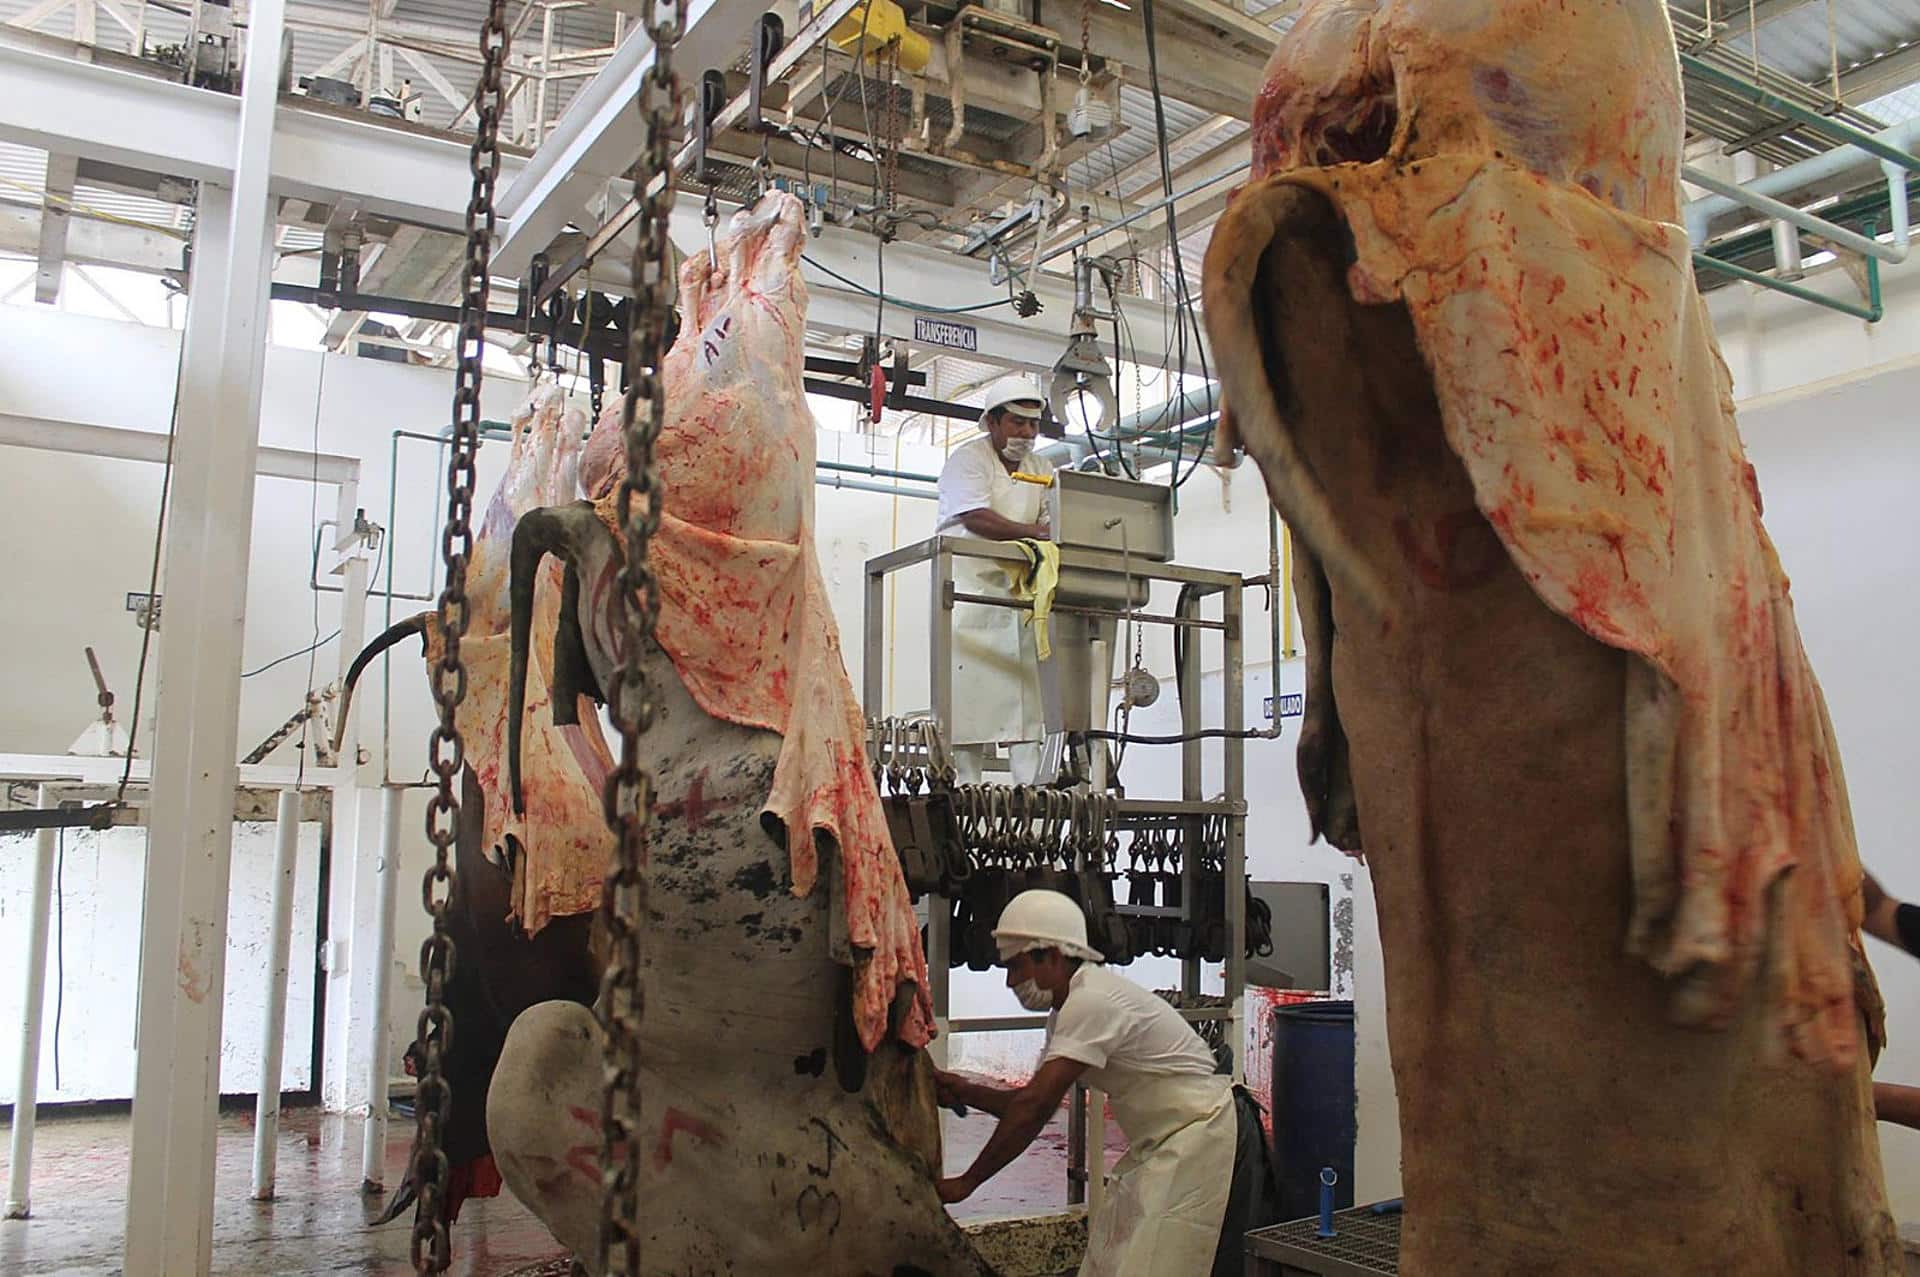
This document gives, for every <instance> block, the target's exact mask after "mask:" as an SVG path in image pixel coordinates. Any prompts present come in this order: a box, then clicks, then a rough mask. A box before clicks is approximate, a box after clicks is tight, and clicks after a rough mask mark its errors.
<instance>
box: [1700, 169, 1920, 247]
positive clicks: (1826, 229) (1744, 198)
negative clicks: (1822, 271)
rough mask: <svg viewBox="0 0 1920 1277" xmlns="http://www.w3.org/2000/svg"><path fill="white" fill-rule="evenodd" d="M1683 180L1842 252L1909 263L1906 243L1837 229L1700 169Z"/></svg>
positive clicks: (1810, 215)
mask: <svg viewBox="0 0 1920 1277" xmlns="http://www.w3.org/2000/svg"><path fill="white" fill-rule="evenodd" d="M1681 176H1682V177H1684V178H1685V179H1686V180H1687V181H1689V182H1692V183H1693V184H1694V185H1695V186H1700V187H1705V188H1706V189H1707V190H1709V191H1712V192H1714V193H1715V194H1716V195H1724V196H1726V197H1727V198H1728V199H1730V200H1733V201H1734V202H1735V203H1738V204H1744V205H1746V206H1747V207H1748V208H1750V209H1753V210H1754V211H1755V212H1758V213H1765V214H1766V215H1767V216H1768V217H1776V218H1779V219H1780V220H1781V221H1783V222H1792V223H1793V224H1794V225H1795V226H1798V227H1799V228H1800V229H1801V230H1804V231H1809V232H1811V233H1813V234H1815V235H1818V236H1819V237H1820V238H1821V239H1824V240H1828V241H1830V242H1832V243H1834V244H1838V245H1839V246H1840V247H1842V248H1849V249H1852V250H1853V251H1854V252H1856V253H1862V254H1865V255H1866V256H1868V257H1877V258H1879V259H1880V260H1881V261H1883V262H1890V263H1893V264H1894V265H1898V264H1899V263H1901V262H1904V261H1906V260H1907V245H1906V244H1905V243H1896V244H1894V245H1893V246H1891V247H1889V246H1887V245H1885V244H1882V243H1880V242H1879V241H1878V240H1871V239H1868V238H1867V237H1866V236H1864V235H1856V234H1854V233H1853V232H1852V231H1850V230H1848V229H1847V228H1846V227H1844V226H1836V225H1835V224H1834V223H1832V222H1829V221H1827V220H1826V219H1825V218H1821V217H1815V216H1814V215H1813V214H1812V213H1809V212H1807V211H1806V210H1804V209H1798V208H1795V207H1794V206H1793V205H1791V204H1783V203H1781V202H1780V201H1779V200H1776V199H1773V198H1772V197H1770V196H1766V195H1761V194H1759V193H1758V192H1756V191H1754V190H1753V189H1752V188H1751V187H1744V186H1735V185H1733V184H1732V183H1729V182H1723V181H1721V180H1720V179H1719V178H1717V177H1714V176H1712V175H1710V174H1707V173H1702V172H1701V171H1700V170H1699V169H1696V168H1693V167H1691V166H1689V167H1687V168H1684V169H1682V170H1681ZM1698 246H1699V244H1698V241H1697V240H1696V241H1695V247H1698Z"/></svg>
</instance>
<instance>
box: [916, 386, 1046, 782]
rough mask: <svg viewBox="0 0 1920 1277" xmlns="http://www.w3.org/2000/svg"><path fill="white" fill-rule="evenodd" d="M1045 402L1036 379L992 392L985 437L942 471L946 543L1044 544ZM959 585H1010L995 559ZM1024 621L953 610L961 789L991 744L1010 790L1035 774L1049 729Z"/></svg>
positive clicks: (966, 570)
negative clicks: (1003, 761)
mask: <svg viewBox="0 0 1920 1277" xmlns="http://www.w3.org/2000/svg"><path fill="white" fill-rule="evenodd" d="M1044 402H1045V401H1044V399H1043V398H1042V396H1041V393H1040V388H1039V386H1037V385H1036V384H1035V383H1034V381H1033V379H1032V378H1031V377H1026V376H1020V375H1014V376H1009V377H1002V378H1001V379H1000V380H999V381H996V382H995V383H994V384H993V385H992V386H991V387H990V388H989V389H988V391H987V398H986V402H985V404H984V405H983V406H982V408H981V411H980V430H981V434H980V435H979V437H977V438H974V439H970V440H968V441H967V442H966V443H963V444H961V445H960V446H959V447H958V448H955V449H954V450H953V453H952V455H951V456H949V457H948V458H947V464H946V465H945V466H944V467H943V468H942V469H941V471H940V512H939V522H938V525H937V527H936V528H935V530H936V531H937V532H939V533H940V534H941V535H942V536H955V537H980V538H983V539H985V540H988V541H1019V540H1023V539H1028V538H1030V539H1033V540H1036V541H1044V540H1046V539H1047V537H1048V536H1049V535H1050V529H1049V528H1048V526H1047V487H1046V482H1047V481H1048V480H1050V479H1051V478H1052V476H1053V464H1052V463H1051V462H1049V461H1047V460H1046V459H1045V458H1044V457H1039V456H1035V455H1034V453H1033V440H1034V436H1035V435H1036V434H1037V433H1038V432H1039V428H1040V417H1041V413H1042V411H1043V405H1044ZM1016 474H1020V475H1030V476H1032V478H1033V479H1036V480H1039V481H1040V482H1028V481H1027V480H1026V479H1017V478H1015V477H1014V476H1015V475H1016ZM953 580H954V588H955V589H957V590H959V591H960V592H961V593H963V594H989V595H1003V596H1004V595H1009V594H1010V591H1011V589H1012V585H1013V581H1012V578H1011V577H1010V576H1009V575H1008V573H1007V570H1006V568H1005V567H1003V566H1002V565H1000V564H999V563H996V562H994V561H993V560H991V559H977V558H966V557H956V558H955V560H954V565H953ZM1023 619H1024V615H1023V613H1021V612H1020V611H1019V610H1017V609H1015V608H1004V607H993V606H991V605H990V604H984V603H956V604H955V605H954V608H953V688H954V696H953V721H952V722H951V723H949V724H948V725H947V727H948V736H949V740H950V743H951V744H952V745H953V747H954V749H953V754H954V767H955V769H956V771H958V773H959V777H960V779H961V780H962V781H963V782H966V783H969V784H971V783H975V782H977V781H978V780H979V779H980V772H981V764H982V760H983V755H984V753H985V751H986V749H987V747H989V746H995V745H1000V746H1006V747H1007V756H1008V768H1009V770H1010V771H1011V772H1012V778H1013V781H1014V783H1016V784H1032V783H1033V781H1034V780H1035V778H1036V773H1037V772H1038V770H1039V760H1040V743H1041V742H1042V741H1044V740H1045V739H1046V722H1045V718H1044V716H1043V714H1042V711H1041V702H1040V667H1039V658H1038V656H1037V655H1036V654H1035V651H1034V642H1033V627H1032V626H1029V625H1023V624H1021V622H1022V620H1023Z"/></svg>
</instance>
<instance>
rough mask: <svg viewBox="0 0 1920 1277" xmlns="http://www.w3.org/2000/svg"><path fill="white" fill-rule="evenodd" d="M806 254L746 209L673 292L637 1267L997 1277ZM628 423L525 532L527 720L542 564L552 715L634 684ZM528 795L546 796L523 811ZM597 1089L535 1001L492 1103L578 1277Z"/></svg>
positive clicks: (563, 1018)
mask: <svg viewBox="0 0 1920 1277" xmlns="http://www.w3.org/2000/svg"><path fill="white" fill-rule="evenodd" d="M804 242H805V227H804V222H803V219H802V214H801V208H800V205H799V204H798V202H797V201H795V200H794V199H793V198H792V197H790V196H787V195H784V194H773V195H769V196H767V197H766V198H765V199H764V200H762V201H761V203H760V204H759V205H758V206H757V207H756V208H754V209H753V210H750V211H743V212H742V213H740V214H739V215H737V216H736V217H735V218H734V219H733V222H732V223H731V225H730V227H729V229H728V231H727V233H726V234H725V235H724V236H723V237H722V238H721V239H720V240H719V243H718V249H717V264H715V263H714V262H710V261H709V260H708V258H707V256H706V255H704V254H702V255H701V256H699V257H696V258H693V259H691V260H689V261H688V263H687V264H686V265H685V266H684V267H683V269H682V271H681V274H680V298H679V304H680V315H681V335H680V338H679V340H678V341H677V342H676V344H675V346H674V347H673V349H672V351H671V352H670V353H669V355H668V356H667V359H666V362H665V365H664V367H663V370H662V371H663V382H664V385H665V387H666V411H665V422H664V425H663V428H662V432H661V436H660V439H659V442H658V444H657V447H656V450H655V460H656V465H657V470H658V474H659V480H660V491H661V493H662V515H661V523H660V528H659V530H658V532H657V533H656V534H655V535H654V537H653V539H652V543H651V549H650V553H649V566H650V568H651V569H652V571H653V573H654V576H655V577H656V579H657V581H658V583H659V595H658V598H659V607H660V610H659V619H658V623H657V625H656V627H655V637H656V639H657V647H655V648H654V649H653V650H650V651H649V652H648V653H646V654H645V656H644V657H643V660H642V664H643V666H644V668H645V669H646V672H647V675H648V678H649V680H650V685H651V686H652V688H653V689H654V692H653V696H654V700H655V702H656V713H655V715H654V718H653V723H652V726H651V727H650V728H649V729H648V731H647V732H646V734H645V735H643V736H642V737H641V741H640V744H641V749H642V753H643V762H644V766H645V767H646V768H647V770H648V771H649V772H650V774H651V775H652V777H653V794H654V798H653V804H654V805H653V809H652V812H651V818H652V819H651V824H650V827H649V830H648V835H647V844H646V846H647V873H648V876H649V883H650V886H649V914H648V916H647V917H646V918H645V919H643V920H642V926H643V928H644V934H645V968H644V972H643V976H642V978H643V982H644V988H645V1007H646V1014H645V1021H644V1024H643V1027H642V1032H641V1060H642V1075H641V1078H640V1083H639V1088H638V1089H639V1094H640V1114H639V1121H638V1129H640V1130H641V1131H643V1132H646V1135H645V1140H646V1156H645V1158H644V1164H643V1165H644V1169H643V1175H642V1180H641V1183H640V1186H639V1193H640V1201H641V1209H640V1217H641V1224H642V1230H643V1245H642V1252H643V1255H644V1262H645V1263H646V1265H647V1271H648V1272H660V1273H668V1272H673V1273H678V1272H709V1271H712V1272H741V1273H746V1272H755V1273H758V1272H819V1273H835V1274H850V1275H851V1274H869V1273H872V1274H896V1273H927V1274H934V1273H940V1274H946V1273H952V1274H975V1273H981V1274H984V1273H986V1272H987V1271H989V1270H988V1269H987V1268H986V1267H985V1265H984V1264H983V1263H982V1262H981V1260H980V1259H979V1258H978V1257H977V1256H976V1255H975V1253H974V1251H973V1248H972V1246H971V1244H970V1243H969V1242H968V1241H967V1239H966V1237H965V1235H964V1234H963V1233H962V1232H961V1231H960V1230H959V1228H958V1227H957V1226H956V1225H955V1224H954V1223H953V1222H952V1220H951V1219H950V1218H949V1217H948V1215H947V1213H946V1211H945V1209H944V1208H943V1207H942V1205H941V1204H940V1201H939V1199H938V1198H937V1196H936V1195H935V1192H934V1179H935V1177H936V1176H937V1174H938V1173H939V1169H940V1143H939V1126H938V1121H937V1110H936V1108H935V1103H934V1097H933V1092H932V1085H931V1073H930V1070H929V1068H928V1066H927V1064H926V1061H925V1056H924V1052H922V1051H921V1050H920V1049H919V1048H920V1047H921V1046H923V1045H924V1044H925V1043H926V1041H927V1040H928V1038H929V1037H930V1036H931V1034H932V1030H933V1016H932V1005H931V1002H930V999H929V993H928V987H927V973H926V966H925V960H924V956H923V954H922V952H921V948H920V940H919V929H918V925H917V923H916V921H915V919H914V914H913V910H912V906H911V903H910V902H909V899H908V896H907V890H906V884H905V881H904V879H903V878H902V876H901V871H900V865H899V861H898V859H897V857H896V856H895V854H894V851H893V848H892V845H891V843H890V841H889V839H888V836H887V829H886V823H885V820H884V817H883V815H882V813H881V810H880V806H879V800H878V795H877V793H876V791H875V789H874V786H873V781H872V777H871V772H870V770H869V767H868V764H867V758H866V750H865V726H864V720H863V718H862V715H861V711H860V708H859V705H858V704H857V702H856V701H855V699H854V695H853V689H852V686H851V685H850V683H849V682H848V679H847V673H846V668H845V665H844V663H843V661H842V658H841V655H840V648H839V637H838V633H837V630H836V627H835V624H834V620H833V616H832V614H831V612H830V610H829V607H828V599H827V595H826V587H825V583H824V581H823V579H822V577H821V574H820V568H819V563H818V560H817V558H816V555H815V551H814V548H813V492H814V485H813V476H814V433H813V432H814V425H813V419H812V416H811V414H810V413H809V412H808V410H807V406H806V400H805V395H804V391H803V389H802V385H801V357H802V337H803V319H804V311H805V305H806V295H805V289H804V286H803V285H802V283H801V281H800V273H799V266H800V251H801V246H802V245H803V243H804ZM618 431H619V416H618V410H616V411H615V412H613V413H610V414H609V415H608V417H607V418H606V419H604V420H603V422H602V425H601V428H600V429H599V430H597V431H596V432H595V438H594V439H593V440H591V441H590V442H589V445H588V449H587V459H586V463H585V465H584V467H583V468H584V470H585V472H586V475H587V478H588V487H589V495H591V496H594V497H596V498H597V499H596V500H594V501H592V502H580V503H577V504H575V505H572V506H570V507H564V508H558V509H553V510H544V511H536V512H534V513H531V514H528V515H527V516H525V517H524V518H523V519H522V520H521V523H520V527H519V530H518V532H517V533H516V536H515V545H514V589H515V600H514V643H515V648H514V671H515V678H516V687H515V699H514V702H513V708H512V709H511V710H510V712H509V715H508V722H509V724H510V725H518V724H520V723H521V722H522V718H521V715H520V713H519V705H520V701H519V699H518V695H519V688H518V683H517V679H518V678H519V676H520V674H521V672H522V671H523V670H525V669H527V668H528V667H529V665H530V662H529V660H528V657H527V649H528V647H529V645H530V644H531V642H533V641H535V640H534V636H533V630H534V627H535V625H536V624H537V617H536V614H535V611H534V609H533V608H532V607H531V603H532V599H531V597H530V596H529V594H528V589H529V587H530V585H531V584H532V583H534V582H536V581H538V580H540V579H542V577H541V573H540V568H541V565H542V564H543V563H550V562H552V561H553V560H552V559H548V558H547V557H546V556H548V555H552V556H555V557H557V559H559V560H561V561H564V562H565V564H566V582H565V590H564V594H563V600H562V604H561V622H560V626H559V632H558V638H557V642H555V643H554V645H553V652H554V662H555V663H554V667H553V668H554V671H555V679H556V692H555V695H554V698H553V704H554V707H555V709H556V711H558V712H559V714H560V716H561V717H562V718H565V717H567V716H568V715H570V714H572V713H574V712H575V707H576V706H577V705H578V700H577V698H576V696H575V695H573V694H572V693H574V692H576V691H579V692H588V693H592V694H595V695H598V693H599V691H600V689H604V688H609V687H611V686H612V685H613V684H612V677H613V669H614V666H615V665H616V663H617V662H618V659H619V654H620V649H619V643H620V638H619V636H620V635H621V634H622V633H623V624H624V622H623V620H622V616H623V611H624V609H625V608H626V607H627V606H629V605H630V602H631V601H630V600H628V599H626V598H625V597H624V595H623V593H622V591H621V589H620V588H619V585H618V575H619V572H620V568H621V565H622V562H623V558H624V545H623V542H622V540H621V538H620V537H619V536H618V535H617V533H616V532H615V530H614V529H615V527H616V515H615V509H616V505H615V497H614V495H613V492H612V489H613V488H614V487H615V486H616V483H617V480H618V477H619V475H620V474H621V473H623V469H624V467H623V465H622V463H621V456H622V454H621V451H620V447H621V445H620V440H619V434H618ZM528 709H529V712H531V710H532V706H531V704H529V706H528ZM513 758H517V754H513V753H512V752H511V751H510V759H513ZM512 775H513V777H514V778H515V780H516V781H517V779H518V776H519V773H518V772H517V771H515V772H513V773H512ZM516 797H518V792H517V790H516ZM536 801H537V800H536V796H535V795H534V794H533V793H532V792H531V790H529V791H527V792H526V794H525V809H526V810H527V811H528V812H532V810H533V808H534V805H535V803H536ZM603 1077H604V1075H603V1072H602V1067H601V1047H600V1041H599V1030H598V1027H597V1025H596V1022H595V1020H594V1017H593V1016H592V1014H591V1013H590V1012H588V1011H587V1010H586V1009H585V1008H582V1007H579V1006H575V1005H572V1004H570V1003H558V1004H554V1005H552V1006H547V1007H537V1008H535V1009H534V1010H533V1011H531V1012H529V1013H528V1014H527V1015H525V1016H523V1017H522V1018H521V1019H520V1021H519V1022H518V1023H517V1024H516V1025H515V1026H514V1028H513V1031H512V1033H511V1034H510V1035H509V1038H508V1041H507V1044H506V1048H505V1051H504V1053H503V1055H502V1058H501V1061H500V1067H499V1072H498V1075H497V1076H496V1079H495V1084H494V1088H493V1092H492V1095H491V1096H490V1099H489V1104H488V1124H489V1128H490V1131H491V1135H492V1142H493V1146H494V1148H495V1150H496V1153H497V1155H498V1157H499V1160H500V1166H501V1171H502V1173H503V1175H504V1176H505V1177H506V1180H507V1183H508V1186H509V1187H510V1188H512V1190H513V1191H514V1193H515V1194H516V1195H517V1196H519V1197H520V1198H521V1199H522V1200H523V1201H524V1202H525V1203H526V1204H527V1205H528V1206H529V1207H531V1208H532V1209H533V1210H534V1212H535V1213H536V1214H538V1215H539V1216H540V1217H541V1218H542V1219H543V1220H545V1221H546V1222H547V1224H548V1226H549V1227H551V1228H552V1229H553V1231H554V1234H555V1235H556V1236H557V1237H558V1238H559V1239H560V1240H561V1241H562V1242H563V1243H565V1244H566V1245H567V1246H568V1247H569V1248H571V1249H573V1250H574V1252H575V1253H576V1254H577V1255H579V1256H581V1257H583V1258H586V1257H590V1256H592V1255H593V1254H594V1251H595V1245H594V1242H595V1238H596V1236H597V1232H598V1227H599V1218H600V1192H601V1190H600V1177H599V1172H598V1166H597V1156H598V1149H599V1140H600V1135H599V1115H600V1104H601V1092H602V1087H603Z"/></svg>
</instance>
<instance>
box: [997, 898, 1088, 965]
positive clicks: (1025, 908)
mask: <svg viewBox="0 0 1920 1277" xmlns="http://www.w3.org/2000/svg"><path fill="white" fill-rule="evenodd" d="M993 939H994V942H995V943H996V944H997V945H999V947H1000V961H1002V962H1010V961H1012V960H1013V959H1014V958H1015V957H1017V956H1018V955H1020V954H1023V953H1026V952H1028V951H1029V950H1032V949H1058V950H1059V951H1060V952H1062V953H1064V954H1066V955H1067V956H1068V957H1069V958H1084V959H1086V960H1087V961H1089V962H1105V961H1106V959H1105V958H1103V957H1102V956H1100V951H1099V950H1098V949H1095V948H1093V947H1092V946H1091V945H1089V944H1088V943H1087V915H1086V914H1084V913H1082V912H1080V906H1079V905H1077V904H1075V903H1074V902H1073V897H1072V896H1069V895H1066V894H1064V893H1062V892H1058V891H1023V892H1021V893H1020V894H1019V895H1017V896H1015V897H1014V898H1013V899H1012V900H1009V901H1008V902H1007V907H1006V908H1005V909H1003V910H1001V911H1000V925H999V926H997V927H995V928H994V929H993Z"/></svg>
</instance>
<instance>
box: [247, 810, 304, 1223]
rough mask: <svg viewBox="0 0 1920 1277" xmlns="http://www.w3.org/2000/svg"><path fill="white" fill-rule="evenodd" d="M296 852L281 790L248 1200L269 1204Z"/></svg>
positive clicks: (296, 833)
mask: <svg viewBox="0 0 1920 1277" xmlns="http://www.w3.org/2000/svg"><path fill="white" fill-rule="evenodd" d="M299 852H300V791H299V790H297V789H283V790H281V791H280V807H279V810H278V811H277V812H276V813H275V815H274V826H273V894H272V904H271V906H270V907H271V909H272V912H273V923H272V929H271V930H270V931H269V932H268V933H267V1024H266V1028H265V1029H264V1030H263V1031H262V1036H261V1040H260V1087H259V1091H258V1093H257V1094H256V1096H255V1097H254V1102H253V1200H254V1201H256V1202H270V1201H272V1200H273V1180H274V1170H275V1159H276V1155H277V1154H278V1152H279V1139H280V1064H281V1059H282V1056H283V1055H284V1052H285V1048H286V1037H287V966H288V960H289V958H290V956H291V953H292V950H293V889H294V881H293V880H294V872H295V870H296V869H297V868H298V862H299Z"/></svg>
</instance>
